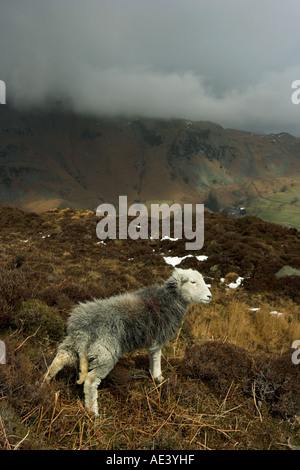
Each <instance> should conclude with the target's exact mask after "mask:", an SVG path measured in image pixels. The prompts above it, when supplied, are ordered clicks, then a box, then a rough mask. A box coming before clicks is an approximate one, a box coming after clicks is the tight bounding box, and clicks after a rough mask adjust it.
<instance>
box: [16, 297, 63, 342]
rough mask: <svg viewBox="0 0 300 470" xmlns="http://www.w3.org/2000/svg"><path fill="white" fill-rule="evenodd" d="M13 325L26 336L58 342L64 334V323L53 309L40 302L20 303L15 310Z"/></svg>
mask: <svg viewBox="0 0 300 470" xmlns="http://www.w3.org/2000/svg"><path fill="white" fill-rule="evenodd" d="M13 324H14V325H15V326H16V327H17V328H22V331H23V332H24V333H26V334H28V335H31V334H35V336H36V337H37V338H44V337H45V336H46V337H48V338H49V339H52V340H55V341H59V340H60V339H61V338H62V336H63V334H64V322H63V320H62V318H61V316H60V315H59V313H58V311H57V309H56V308H55V307H49V306H48V305H47V304H45V303H44V302H41V301H40V300H27V301H24V302H21V304H20V306H19V308H18V309H17V311H16V313H15V315H14V319H13Z"/></svg>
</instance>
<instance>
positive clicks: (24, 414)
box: [0, 209, 300, 449]
mask: <svg viewBox="0 0 300 470" xmlns="http://www.w3.org/2000/svg"><path fill="white" fill-rule="evenodd" d="M0 219H1V233H0V235H1V238H0V245H1V247H0V249H1V265H0V286H1V287H0V289H1V296H0V304H1V305H0V307H1V308H0V312H1V313H0V328H1V330H0V331H1V339H2V340H4V341H5V343H6V346H7V364H6V365H1V366H0V394H1V395H0V396H1V400H0V412H1V423H0V448H3V449H7V448H16V447H17V448H21V449H288V448H289V447H291V446H296V447H297V446H299V445H300V436H299V429H300V426H299V419H298V417H299V415H300V399H299V398H300V397H299V393H298V384H299V378H300V370H299V369H300V366H295V365H293V364H292V362H291V352H292V350H291V344H292V341H293V340H295V339H300V327H299V320H300V312H299V292H300V289H299V287H300V285H299V278H294V279H293V282H291V280H290V279H281V280H277V279H276V278H275V277H274V273H275V272H276V271H277V270H278V269H280V267H281V266H283V265H285V264H289V265H291V266H293V267H295V268H300V239H299V233H297V231H295V230H293V229H287V228H282V227H278V226H275V225H273V224H268V223H264V222H262V221H260V220H259V219H257V218H255V217H244V218H241V219H237V220H229V219H227V218H225V217H223V216H220V215H217V214H209V213H207V214H206V219H205V245H204V248H203V249H202V251H201V254H206V255H208V259H207V260H206V261H204V262H198V261H197V260H196V259H195V258H192V257H191V258H187V259H185V260H184V261H183V262H182V264H181V267H186V268H187V267H193V268H195V269H199V270H200V271H201V272H202V273H203V274H204V275H205V278H206V280H207V282H210V283H211V285H212V292H213V297H214V301H213V303H211V304H210V305H207V306H201V305H194V306H192V307H191V308H190V310H189V312H188V314H187V318H186V322H185V323H184V325H183V327H182V329H181V330H180V331H179V333H178V335H176V337H175V338H173V339H172V340H171V341H170V342H169V343H168V344H167V345H166V346H165V348H164V359H163V371H164V376H165V377H166V379H167V380H166V382H165V383H164V384H163V385H162V386H161V387H156V386H155V384H154V383H153V381H152V379H151V377H150V376H149V374H148V359H147V356H146V354H145V351H137V352H135V353H132V354H129V355H126V356H125V357H124V358H122V359H121V360H120V362H119V363H118V364H117V366H116V367H115V369H114V370H113V371H112V372H111V373H110V374H109V376H108V377H107V378H106V379H105V380H104V381H103V383H102V384H101V386H100V390H99V407H100V410H101V420H100V422H94V419H93V417H91V416H90V415H89V414H88V413H87V411H86V410H84V408H83V406H82V403H83V392H82V387H81V386H78V385H76V371H73V370H68V369H66V370H64V371H62V372H61V373H60V374H59V375H58V377H57V380H56V381H54V382H53V384H51V385H50V386H49V387H45V388H41V387H40V382H41V380H42V377H43V374H44V373H45V371H46V366H47V364H49V363H50V362H51V360H52V358H53V355H54V354H55V351H56V348H57V345H58V343H59V341H60V339H61V337H62V327H63V326H64V323H65V321H66V319H67V317H68V314H69V312H70V310H71V309H72V307H73V306H74V305H75V304H76V302H78V301H82V300H86V299H91V298H93V297H94V296H99V297H102V296H109V295H112V294H116V293H118V292H125V291H127V290H132V289H136V288H138V287H141V286H142V285H147V284H149V283H152V282H162V281H163V280H164V279H166V277H167V276H168V275H169V274H170V272H171V271H172V268H171V267H170V266H168V265H167V264H166V263H165V261H164V259H163V256H162V253H165V254H167V255H168V256H170V255H174V256H183V255H185V254H186V252H185V250H184V240H182V241H180V240H179V241H177V242H171V241H163V242H160V241H150V240H144V241H141V240H137V241H132V240H127V241H119V240H112V241H108V242H107V243H106V245H104V244H100V243H97V242H98V240H97V238H96V234H95V226H96V218H95V217H94V214H93V213H92V212H89V211H72V210H63V211H52V212H48V213H45V214H41V215H39V216H37V215H35V214H25V213H22V212H21V211H17V210H12V209H1V210H0ZM48 235H49V236H48ZM192 254H194V253H192ZM237 275H241V276H243V277H245V281H244V285H243V286H241V287H239V288H237V289H234V290H232V289H227V288H226V284H228V283H229V282H230V281H232V280H234V279H235V278H236V277H237ZM222 277H225V282H222V281H221V278H222ZM254 307H260V310H259V311H258V312H253V311H251V310H249V309H250V308H254ZM274 310H277V311H279V312H282V313H283V315H282V316H280V317H277V316H275V315H270V312H271V311H274ZM286 351H287V352H286Z"/></svg>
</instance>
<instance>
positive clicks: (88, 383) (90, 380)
mask: <svg viewBox="0 0 300 470" xmlns="http://www.w3.org/2000/svg"><path fill="white" fill-rule="evenodd" d="M100 382H101V378H100V377H99V375H98V371H97V369H94V370H91V371H90V372H88V374H87V376H86V378H85V382H84V386H83V390H84V406H85V407H86V408H87V409H88V410H89V411H92V412H93V413H94V414H95V415H96V416H99V413H98V402H97V398H98V385H99V384H100Z"/></svg>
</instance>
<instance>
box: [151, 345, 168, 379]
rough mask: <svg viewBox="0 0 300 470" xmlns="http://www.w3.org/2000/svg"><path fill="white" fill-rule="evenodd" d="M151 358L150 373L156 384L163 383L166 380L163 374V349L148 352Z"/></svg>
mask: <svg viewBox="0 0 300 470" xmlns="http://www.w3.org/2000/svg"><path fill="white" fill-rule="evenodd" d="M148 352H149V358H150V371H151V374H152V375H153V378H154V380H155V382H158V383H161V382H162V381H163V380H164V378H163V376H162V373H161V348H155V349H153V348H150V349H149V350H148Z"/></svg>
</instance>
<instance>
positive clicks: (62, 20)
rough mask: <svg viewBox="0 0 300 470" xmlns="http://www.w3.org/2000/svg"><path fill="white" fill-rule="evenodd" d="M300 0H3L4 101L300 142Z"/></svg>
mask: <svg viewBox="0 0 300 470" xmlns="http://www.w3.org/2000/svg"><path fill="white" fill-rule="evenodd" d="M299 20H300V4H299V2H297V1H296V0H287V1H285V2H283V1H278V0H273V1H271V0H261V1H256V0H243V1H238V0H214V1H211V0H199V1H197V0H184V1H183V0H181V1H178V0H151V1H149V0H110V1H107V0H100V1H93V0H85V1H83V0H82V1H78V0H72V1H67V0H63V1H62V0H60V1H58V0H52V1H51V2H49V1H42V0H4V1H2V2H1V15H0V43H1V50H0V79H1V80H4V81H5V84H6V93H7V104H11V105H12V106H14V107H17V108H18V109H28V108H31V107H38V108H43V107H45V106H47V105H48V104H49V103H51V102H54V101H60V100H62V101H63V102H66V103H68V106H70V108H71V109H72V110H73V111H74V112H76V113H83V114H91V115H96V116H97V115H99V116H110V117H113V116H120V115H122V116H128V117H129V118H130V117H132V116H140V117H157V118H183V119H188V120H209V121H213V122H217V123H219V124H221V125H222V126H223V127H233V128H237V129H243V130H247V131H251V132H258V133H269V132H283V131H285V132H290V133H291V134H293V135H297V136H300V105H299V106H298V105H294V104H293V103H292V101H291V95H292V91H293V90H292V89H291V84H292V82H293V81H294V80H297V79H300V60H299V46H298V45H299V43H300V32H299V31H300V30H299Z"/></svg>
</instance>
